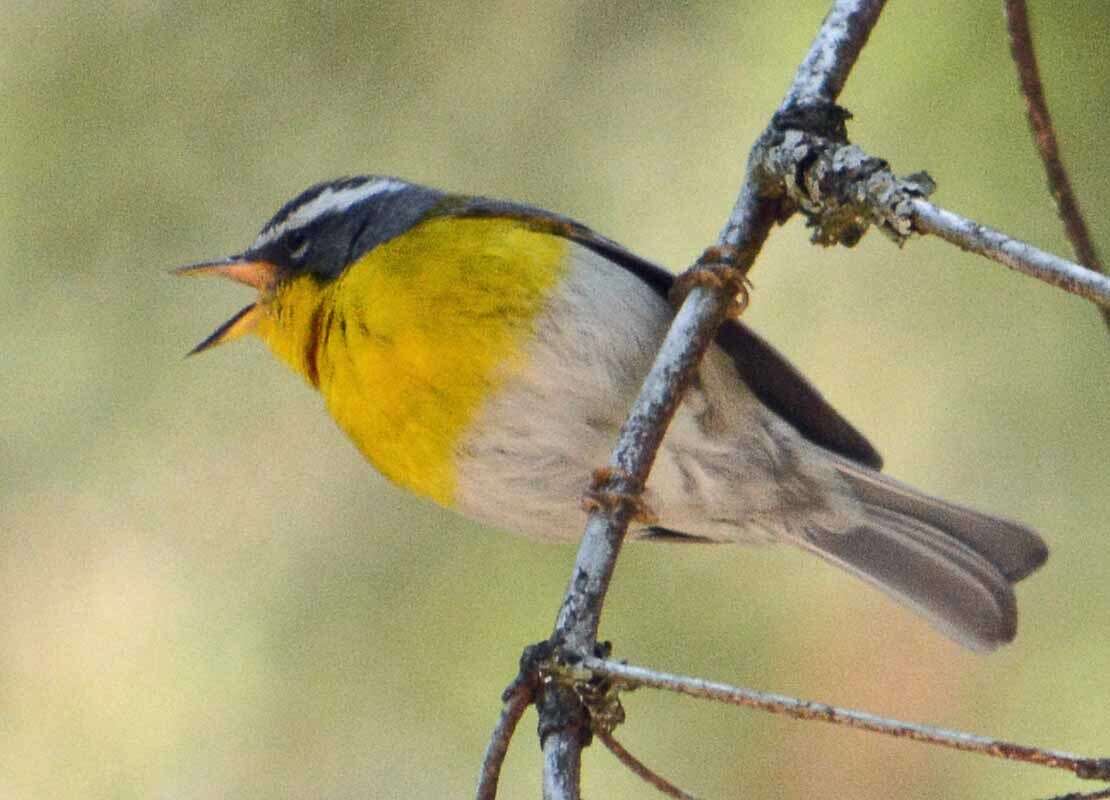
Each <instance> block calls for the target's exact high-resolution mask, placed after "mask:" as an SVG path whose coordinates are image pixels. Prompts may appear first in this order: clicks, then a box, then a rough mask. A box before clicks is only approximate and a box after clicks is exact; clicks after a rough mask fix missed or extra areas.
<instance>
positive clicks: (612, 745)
mask: <svg viewBox="0 0 1110 800" xmlns="http://www.w3.org/2000/svg"><path fill="white" fill-rule="evenodd" d="M594 735H595V736H597V738H598V739H600V740H601V743H602V744H603V745H605V746H606V747H607V748H609V752H610V753H612V754H613V755H615V756H616V757H617V759H618V760H619V761H620V762H621V763H622V764H624V765H625V766H626V767H628V768H629V769H630V770H631V771H632V772H634V773H636V774H637V775H639V776H640V777H641V778H643V779H644V781H645V782H646V783H649V784H651V785H652V786H654V787H655V788H656V789H658V790H659V791H660V792H661V793H663V794H665V795H666V796H667V797H677V798H678V800H697V798H696V797H694V795H692V794H690V793H689V792H685V791H683V790H682V789H680V788H678V787H677V786H675V785H674V784H673V783H671V782H670V781H669V780H667V779H666V778H664V777H663V776H662V775H660V774H659V773H658V772H656V771H655V770H653V769H652V768H651V767H649V766H648V765H647V764H645V763H644V762H643V761H641V760H640V759H638V758H636V756H634V755H632V754H631V753H630V752H628V751H627V750H626V749H625V748H624V745H622V744H621V743H620V742H618V741H617V740H616V739H614V738H613V734H611V733H609V732H608V731H596V732H595V733H594Z"/></svg>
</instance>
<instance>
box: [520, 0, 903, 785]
mask: <svg viewBox="0 0 1110 800" xmlns="http://www.w3.org/2000/svg"><path fill="white" fill-rule="evenodd" d="M884 4H885V0H836V2H835V3H834V5H833V7H832V10H831V11H830V12H829V14H828V15H827V16H826V18H825V21H824V22H823V23H822V25H821V28H820V29H819V31H818V33H817V37H816V38H815V40H814V42H813V45H812V46H811V48H810V50H809V54H808V55H807V56H806V58H805V60H804V61H803V62H802V67H801V68H799V70H798V73H797V75H795V78H794V82H793V84H792V85H791V87H790V89H789V91H788V92H787V95H786V99H785V100H784V101H783V104H784V106H788V105H792V104H795V103H798V102H800V101H802V100H811V101H812V100H822V101H825V102H833V101H835V100H836V98H837V96H838V95H839V93H840V90H841V88H842V87H843V85H844V81H845V80H846V78H847V75H848V73H849V72H850V70H851V68H852V66H853V65H854V63H855V61H856V58H857V57H858V55H859V52H860V49H861V48H862V47H863V44H864V43H865V42H866V41H867V37H868V35H869V34H870V31H871V28H872V26H874V24H875V22H876V21H877V20H878V16H879V13H880V12H881V10H882V8H883V5H884ZM744 180H745V183H744V186H743V187H742V188H741V191H740V199H739V200H738V201H737V206H736V209H734V211H733V214H732V216H731V217H730V219H729V223H728V224H727V225H726V226H725V229H724V231H722V234H721V238H720V244H721V245H722V246H723V247H725V248H727V249H728V250H729V251H731V252H730V257H731V259H732V261H733V265H734V266H736V267H738V268H739V269H740V270H742V271H741V273H740V274H745V273H746V270H747V269H748V268H750V266H751V264H752V263H753V262H754V260H755V257H756V255H757V254H758V253H759V250H760V249H761V248H762V246H763V242H764V241H765V240H766V238H767V235H768V233H769V232H770V228H771V225H772V224H773V222H774V220H775V218H776V216H777V204H776V203H775V201H773V200H770V199H768V198H763V197H759V196H758V195H759V192H758V190H757V188H756V185H755V181H756V180H757V176H756V175H755V173H754V172H753V170H752V169H751V168H750V167H749V170H748V173H747V175H746V176H745V179H744ZM692 283H693V284H694V285H693V288H692V289H691V290H690V291H689V293H688V294H687V295H686V299H685V301H684V302H683V304H682V307H681V308H680V309H679V311H678V313H677V314H676V316H675V319H674V321H673V323H672V325H671V329H670V331H669V332H668V333H667V337H666V339H665V340H664V342H663V346H662V347H661V349H660V352H659V355H658V356H657V358H656V360H655V363H654V364H653V366H652V369H651V372H650V373H649V374H648V377H647V379H646V380H645V381H644V385H643V388H642V389H641V391H640V395H639V397H638V398H637V399H636V402H635V404H634V406H633V409H632V412H631V413H630V415H629V418H628V420H627V421H626V422H625V424H624V426H623V427H622V428H621V433H620V436H619V439H618V443H617V446H616V448H615V449H614V451H613V454H612V456H611V458H610V462H609V467H610V469H609V471H608V475H607V480H605V481H599V484H600V485H599V486H598V487H597V488H598V489H599V494H602V495H605V496H607V497H609V498H612V499H613V500H614V502H612V503H609V504H601V505H600V507H599V508H597V509H595V510H594V511H592V512H591V513H590V516H589V520H588V521H587V524H586V532H585V534H584V536H583V538H582V543H581V545H580V546H579V550H578V556H577V558H576V561H575V565H574V569H573V572H572V573H571V579H570V585H569V586H568V588H567V592H566V594H565V596H564V599H563V604H562V606H561V607H560V611H559V615H558V618H557V620H556V624H555V630H554V633H553V634H552V640H553V641H555V642H557V643H559V644H560V645H562V646H564V647H566V648H567V649H569V650H573V651H577V652H580V653H591V652H592V651H593V649H594V645H595V643H596V638H597V629H598V624H599V622H600V618H601V610H602V607H603V605H604V600H605V595H606V593H607V591H608V588H609V581H610V579H611V577H612V574H613V569H614V567H615V565H616V558H617V555H618V553H619V552H620V548H621V544H622V543H623V540H624V535H625V532H626V531H627V529H628V524H629V522H630V521H631V519H632V518H633V517H634V516H635V514H636V512H637V511H638V510H639V507H638V504H637V500H638V498H639V496H640V493H641V491H642V490H643V487H644V484H645V483H646V481H647V476H648V473H649V471H650V470H651V466H652V463H653V462H654V460H655V453H656V451H657V449H658V447H659V443H660V442H661V440H662V438H663V434H664V433H665V431H666V428H667V425H668V423H669V422H670V419H671V416H673V414H674V411H675V409H676V408H677V406H678V403H679V401H680V399H681V397H682V393H683V390H684V389H685V388H686V386H687V385H688V383H689V381H690V379H691V377H692V376H693V375H694V373H695V372H696V370H697V365H698V363H699V361H700V359H701V356H702V355H703V353H704V352H705V350H706V349H707V348H708V346H709V342H710V341H711V340H712V338H713V335H714V333H715V332H716V330H717V328H718V326H719V325H720V323H721V322H722V320H723V319H724V317H725V315H726V313H727V311H728V310H729V309H730V306H731V305H732V302H733V298H732V296H731V295H732V293H733V292H734V288H730V284H732V281H724V282H722V283H721V284H720V285H718V286H717V287H712V286H710V285H707V284H699V283H698V282H697V281H692ZM549 690H550V691H549ZM549 700H550V701H551V702H548V701H549ZM539 708H540V730H541V736H542V743H543V752H544V796H545V798H547V800H577V798H578V797H579V795H580V792H579V770H580V764H581V750H582V747H583V746H584V745H585V742H586V741H587V737H588V727H584V725H583V721H584V719H585V710H584V709H583V708H582V707H581V703H580V702H579V701H578V699H577V698H576V697H575V696H574V694H573V692H572V691H568V690H567V689H566V688H565V687H560V686H558V685H557V684H551V685H549V686H545V687H543V688H542V689H541V696H540V705H539Z"/></svg>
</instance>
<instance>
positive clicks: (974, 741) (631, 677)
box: [576, 656, 1110, 781]
mask: <svg viewBox="0 0 1110 800" xmlns="http://www.w3.org/2000/svg"><path fill="white" fill-rule="evenodd" d="M576 666H577V667H581V668H583V669H586V670H589V671H590V672H591V673H593V674H594V675H601V676H604V677H607V678H609V679H611V680H613V681H619V682H621V683H624V684H627V685H629V686H648V687H651V688H653V689H665V690H667V691H671V692H677V693H679V694H684V695H688V696H690V697H699V698H703V699H706V700H715V701H717V702H720V703H727V704H729V705H734V706H744V707H748V708H758V709H760V710H762V711H770V712H772V713H774V714H783V715H785V716H788V717H793V718H794V719H804V720H820V721H822V722H831V723H834V724H837V725H846V726H848V727H851V728H858V729H861V730H867V731H871V732H873V733H881V734H885V735H887V736H895V737H899V738H904V739H913V740H915V741H919V742H927V743H929V744H934V745H939V746H941V747H948V748H952V749H954V750H964V751H967V752H972V753H979V754H980V755H986V756H992V757H994V758H1004V759H1009V760H1012V761H1024V762H1026V763H1029V764H1039V765H1041V766H1045V767H1054V768H1056V769H1063V770H1067V771H1069V772H1072V773H1074V774H1075V775H1076V776H1077V777H1080V778H1084V779H1089V780H1101V781H1110V758H1085V757H1083V756H1077V755H1073V754H1071V753H1063V752H1060V751H1058V750H1047V749H1044V748H1040V747H1029V746H1027V745H1021V744H1014V743H1013V742H1005V741H1001V740H999V739H992V738H989V737H986V736H977V735H975V734H972V733H964V732H962V731H954V730H947V729H945V728H936V727H933V726H930V725H917V724H915V723H912V722H900V721H898V720H894V719H887V718H885V717H877V716H875V715H873V714H868V713H865V712H863V711H855V710H853V709H849V708H838V707H836V706H830V705H826V704H825V703H815V702H812V701H809V700H799V699H798V698H795V697H789V696H787V695H782V694H775V693H772V692H760V691H756V690H754V689H744V688H740V687H736V686H730V685H728V684H725V683H717V682H715V681H707V680H703V679H701V678H690V677H687V676H684V675H672V674H669V673H665V672H657V671H655V670H650V669H646V668H644V667H637V666H633V665H630V664H622V663H620V662H616V661H609V660H607V659H603V658H597V657H595V656H590V657H588V658H585V659H583V660H582V662H581V663H579V664H577V665H576Z"/></svg>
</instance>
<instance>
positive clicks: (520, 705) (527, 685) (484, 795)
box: [474, 677, 536, 800]
mask: <svg viewBox="0 0 1110 800" xmlns="http://www.w3.org/2000/svg"><path fill="white" fill-rule="evenodd" d="M535 696H536V692H535V687H534V686H533V685H532V683H531V682H530V681H528V680H526V679H525V678H523V677H518V678H517V679H516V680H514V681H513V682H512V683H511V684H509V686H508V688H506V689H505V691H504V692H503V693H502V695H501V699H502V701H503V703H504V705H503V706H502V707H501V716H500V717H499V718H498V720H497V726H496V727H495V728H494V729H493V733H492V734H491V735H490V739H489V744H487V745H486V753H485V755H484V756H483V757H482V771H481V774H480V775H479V778H478V789H477V791H476V792H475V794H474V796H475V798H476V800H494V798H495V797H497V782H498V780H499V779H500V778H501V765H502V764H503V763H505V755H506V754H507V753H508V752H509V742H510V741H512V738H513V732H514V731H516V725H517V723H518V722H520V718H521V717H522V716H524V712H525V711H526V710H527V708H528V706H530V705H532V701H533V700H534V699H535Z"/></svg>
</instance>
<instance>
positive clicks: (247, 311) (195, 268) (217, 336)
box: [173, 256, 277, 355]
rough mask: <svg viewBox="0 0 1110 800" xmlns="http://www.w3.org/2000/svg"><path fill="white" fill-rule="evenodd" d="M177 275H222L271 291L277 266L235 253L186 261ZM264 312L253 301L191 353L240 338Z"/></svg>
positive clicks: (255, 323) (250, 329)
mask: <svg viewBox="0 0 1110 800" xmlns="http://www.w3.org/2000/svg"><path fill="white" fill-rule="evenodd" d="M173 273H174V274H175V275H220V276H222V277H224V278H227V279H228V280H233V281H235V282H236V283H242V284H244V285H245V286H250V287H252V288H254V289H257V290H258V292H259V293H260V294H263V295H264V294H268V293H269V292H270V291H271V290H272V289H273V288H274V285H275V284H276V283H277V267H276V266H274V265H273V264H271V263H270V262H268V261H250V260H248V259H246V258H244V257H243V256H232V257H231V258H225V259H221V260H219V261H202V262H200V263H197V264H186V265H185V266H184V267H178V268H177V269H175V270H173ZM261 313H262V310H261V309H260V308H259V306H258V303H251V304H250V305H249V306H246V307H245V308H243V309H242V310H240V311H239V313H237V314H236V315H235V316H233V317H232V318H231V319H229V320H228V321H227V322H225V323H224V324H223V325H221V326H220V327H218V328H216V330H215V331H213V332H212V335H211V336H209V337H208V338H207V339H205V340H204V341H203V342H201V343H200V344H198V345H197V346H196V347H194V348H193V349H192V350H190V351H189V355H196V354H197V353H202V352H204V351H205V350H208V349H209V348H212V347H215V346H216V345H218V344H223V343H224V342H230V341H231V340H232V339H238V338H239V337H240V336H243V335H244V334H247V333H250V332H251V331H252V330H254V326H255V325H257V324H258V317H259V315H260V314H261Z"/></svg>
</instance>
